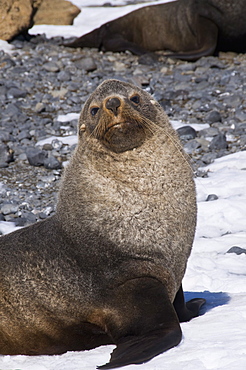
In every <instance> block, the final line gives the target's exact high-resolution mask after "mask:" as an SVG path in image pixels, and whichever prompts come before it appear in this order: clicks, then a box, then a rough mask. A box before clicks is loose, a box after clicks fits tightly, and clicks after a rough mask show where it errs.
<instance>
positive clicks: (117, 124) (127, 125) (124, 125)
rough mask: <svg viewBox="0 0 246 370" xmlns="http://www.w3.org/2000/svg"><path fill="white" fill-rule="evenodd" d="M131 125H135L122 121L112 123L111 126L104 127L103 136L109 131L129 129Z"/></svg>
mask: <svg viewBox="0 0 246 370" xmlns="http://www.w3.org/2000/svg"><path fill="white" fill-rule="evenodd" d="M132 125H136V123H135V122H134V123H132V122H125V121H122V122H113V123H111V124H109V125H108V126H107V127H106V130H105V132H104V135H105V134H107V132H108V131H110V130H111V129H123V128H124V129H128V128H129V129H131V126H132Z"/></svg>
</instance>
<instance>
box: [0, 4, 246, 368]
mask: <svg viewBox="0 0 246 370" xmlns="http://www.w3.org/2000/svg"><path fill="white" fill-rule="evenodd" d="M73 2H74V3H75V4H77V5H79V6H81V8H82V13H81V16H82V15H83V16H84V18H80V17H81V16H80V15H79V16H78V20H75V25H74V26H50V27H48V26H35V27H34V28H33V30H32V32H33V33H36V32H40V33H44V32H45V33H46V34H47V36H48V37H50V36H53V35H62V36H65V37H67V36H71V35H73V36H76V35H77V36H80V35H82V31H81V30H82V28H83V27H84V30H85V29H87V30H86V31H83V32H88V30H89V28H90V27H91V28H94V27H95V24H94V23H93V20H95V19H96V20H97V21H99V20H100V22H101V23H104V22H106V21H107V20H108V18H107V17H108V16H109V15H110V16H112V14H113V15H114V16H115V13H113V12H114V11H115V10H114V9H113V8H100V7H98V8H92V7H91V8H86V7H83V6H86V5H88V4H89V5H91V4H99V5H101V4H102V3H104V2H106V0H84V1H83V0H74V1H73ZM111 2H114V3H115V2H116V0H115V1H112V0H111ZM159 2H160V1H159ZM163 2H164V1H163ZM143 5H146V4H141V6H143ZM125 8H127V9H131V8H130V6H128V7H121V8H118V9H116V10H117V12H118V11H120V13H117V16H120V15H123V14H124V13H123V12H124V11H125V10H126V9H125ZM98 14H99V15H100V17H99V18H100V19H97V18H98ZM90 15H91V16H90ZM81 19H84V20H83V21H81ZM87 21H88V22H87ZM80 22H81V25H78V23H80ZM100 22H99V23H100ZM83 23H84V24H83ZM36 27H40V28H36ZM86 27H87V28H86ZM96 27H98V25H97V26H96ZM51 29H52V32H51ZM4 45H5V46H8V44H7V43H4ZM1 48H3V49H4V47H2V43H1V44H0V49H1ZM71 117H72V116H69V117H67V119H65V118H61V117H60V118H61V119H59V120H60V121H61V122H67V121H69V120H70V119H74V118H76V117H74V118H71ZM174 124H177V125H178V124H179V123H177V122H176V123H174ZM180 125H181V126H182V125H183V124H181V123H180ZM177 127H178V126H176V128H177ZM193 127H194V126H193ZM202 128H204V126H203V127H202ZM196 129H197V127H196ZM53 139H54V138H53ZM73 139H74V140H75V141H76V137H74V138H73ZM59 140H60V138H59ZM64 140H69V137H65V138H64ZM206 170H209V172H208V177H207V178H197V179H196V186H197V200H198V224H197V232H196V236H195V241H194V247H193V251H192V254H191V256H190V259H189V261H188V266H187V271H186V274H185V277H184V281H183V286H184V291H185V295H186V299H187V300H188V299H192V298H194V297H198V296H199V297H204V298H206V299H207V304H206V307H205V309H204V310H203V315H202V316H200V317H198V318H196V319H193V320H192V321H190V322H188V323H183V324H181V326H182V331H183V340H182V342H181V344H180V345H179V346H177V347H175V348H173V349H171V350H169V351H167V352H165V353H163V354H161V355H159V356H157V357H156V358H154V359H152V360H151V361H150V362H148V363H146V364H142V365H130V366H128V367H126V369H127V370H138V369H139V370H140V369H141V370H165V369H168V370H210V369H211V370H212V369H214V370H215V369H216V370H217V369H221V370H222V369H223V370H244V369H245V368H246V254H241V255H236V254H234V253H228V254H227V253H226V252H227V251H228V250H229V249H230V248H231V247H232V246H238V247H241V248H245V249H246V151H242V152H239V153H235V154H231V155H228V156H225V157H222V158H220V159H217V160H216V161H215V162H214V163H213V164H211V165H209V166H207V168H206ZM209 194H216V195H217V196H218V199H217V200H215V201H210V202H206V198H207V196H208V195H209ZM12 230H13V224H8V223H6V222H0V231H1V232H3V233H7V232H10V231H12ZM113 348H114V346H104V347H100V348H96V349H94V350H91V351H85V352H68V353H66V354H64V355H60V356H35V357H28V356H0V369H1V370H10V369H11V370H17V369H18V370H57V369H61V370H82V369H86V370H94V369H95V368H96V366H97V365H101V364H104V363H106V362H107V361H108V360H109V356H110V352H111V351H112V350H113Z"/></svg>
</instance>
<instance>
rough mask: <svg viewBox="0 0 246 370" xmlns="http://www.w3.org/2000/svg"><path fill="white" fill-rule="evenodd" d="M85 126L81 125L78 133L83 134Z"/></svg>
mask: <svg viewBox="0 0 246 370" xmlns="http://www.w3.org/2000/svg"><path fill="white" fill-rule="evenodd" d="M85 128H86V127H85V124H84V123H82V125H81V126H80V127H79V131H80V132H84V131H85Z"/></svg>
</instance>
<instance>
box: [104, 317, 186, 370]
mask: <svg viewBox="0 0 246 370" xmlns="http://www.w3.org/2000/svg"><path fill="white" fill-rule="evenodd" d="M181 337H182V334H181V329H180V326H179V325H178V324H177V325H175V327H170V328H163V329H157V330H154V331H153V332H150V333H146V334H145V335H142V336H139V337H137V336H132V337H131V336H129V337H126V338H122V339H121V340H120V341H119V343H118V344H117V347H116V348H115V350H114V351H113V352H112V354H111V359H110V362H109V363H108V364H106V365H102V366H98V367H97V368H98V369H114V368H116V367H121V366H126V365H130V364H141V363H143V362H147V361H149V360H150V359H152V358H153V357H155V356H157V355H159V354H160V353H162V352H164V351H166V350H168V349H170V348H172V347H174V346H177V345H178V344H179V342H180V340H181Z"/></svg>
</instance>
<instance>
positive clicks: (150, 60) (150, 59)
mask: <svg viewBox="0 0 246 370" xmlns="http://www.w3.org/2000/svg"><path fill="white" fill-rule="evenodd" d="M157 62H158V56H157V55H156V54H155V53H146V54H143V55H141V56H140V57H139V58H138V63H139V64H143V65H147V66H152V65H154V64H156V63H157Z"/></svg>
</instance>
